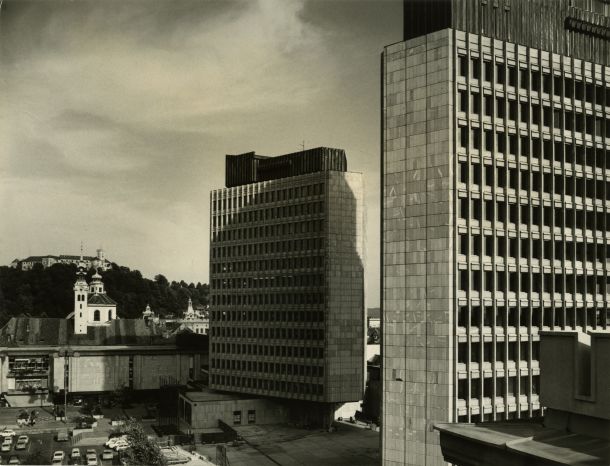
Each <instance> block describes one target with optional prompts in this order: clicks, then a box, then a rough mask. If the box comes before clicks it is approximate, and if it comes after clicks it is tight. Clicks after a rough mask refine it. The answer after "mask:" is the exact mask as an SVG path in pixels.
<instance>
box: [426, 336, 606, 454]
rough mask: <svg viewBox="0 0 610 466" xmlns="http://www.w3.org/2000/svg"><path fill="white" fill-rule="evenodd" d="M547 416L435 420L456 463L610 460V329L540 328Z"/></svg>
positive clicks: (542, 395) (445, 449) (446, 450)
mask: <svg viewBox="0 0 610 466" xmlns="http://www.w3.org/2000/svg"><path fill="white" fill-rule="evenodd" d="M540 364H541V367H542V368H543V370H544V376H543V377H542V378H541V381H540V383H541V387H540V388H541V391H540V401H541V403H542V405H543V406H545V407H546V408H545V411H544V418H543V419H537V420H530V421H523V420H515V421H506V422H485V423H480V424H437V425H436V426H435V428H436V429H437V430H438V431H439V432H440V444H441V449H442V452H443V457H444V459H445V461H447V462H450V463H452V464H455V465H457V466H474V465H477V466H509V465H510V466H527V465H544V466H551V465H556V466H559V465H573V466H575V465H583V466H584V465H588V466H592V465H607V464H610V393H609V391H608V388H609V387H610V373H608V370H607V369H608V366H609V364H610V332H607V331H589V332H587V333H583V332H578V331H552V332H542V334H541V343H540Z"/></svg>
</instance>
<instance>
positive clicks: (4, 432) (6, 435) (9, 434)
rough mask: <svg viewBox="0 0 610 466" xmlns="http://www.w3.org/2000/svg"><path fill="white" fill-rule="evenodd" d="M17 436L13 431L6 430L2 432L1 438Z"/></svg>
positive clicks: (0, 433) (0, 432)
mask: <svg viewBox="0 0 610 466" xmlns="http://www.w3.org/2000/svg"><path fill="white" fill-rule="evenodd" d="M15 435H17V434H16V433H15V431H14V430H13V429H4V430H2V431H0V437H14V436H15Z"/></svg>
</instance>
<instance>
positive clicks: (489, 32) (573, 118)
mask: <svg viewBox="0 0 610 466" xmlns="http://www.w3.org/2000/svg"><path fill="white" fill-rule="evenodd" d="M609 14H610V4H609V3H608V2H607V1H602V0H454V1H450V0H437V1H427V0H426V1H413V0H406V1H405V3H404V18H405V31H404V33H405V34H404V41H403V42H400V43H396V44H393V45H389V46H387V47H386V48H385V50H384V52H383V55H382V75H383V78H382V86H383V89H382V97H383V103H382V135H383V147H382V157H383V158H382V173H383V180H382V186H383V209H382V215H383V219H382V220H383V222H382V243H383V244H382V271H383V280H382V281H383V287H382V294H383V298H382V302H383V331H382V334H383V349H382V353H383V354H382V357H383V413H382V429H383V433H382V458H383V463H384V464H386V465H390V464H391V465H397V464H400V465H404V464H410V465H411V464H412V465H432V464H433V465H437V464H442V457H441V453H440V449H439V447H438V434H437V433H436V432H435V431H434V430H433V424H434V422H436V421H444V422H448V421H458V422H461V421H464V422H467V421H493V420H502V419H515V418H523V417H529V416H534V415H537V414H540V403H539V399H538V390H539V385H540V384H539V379H540V377H544V373H543V372H540V369H539V367H538V355H539V336H538V334H539V331H540V330H541V329H563V328H575V327H581V328H583V329H584V328H600V327H602V328H605V327H606V324H607V320H606V319H607V317H606V307H607V302H608V300H609V299H610V295H609V294H608V292H609V287H608V285H607V283H608V269H607V262H606V252H607V249H608V247H607V244H608V240H609V239H610V237H609V236H608V233H607V230H608V227H609V226H610V219H609V214H608V209H609V207H610V203H609V202H608V200H607V199H609V198H610V161H609V156H610V154H609V153H608V152H607V149H608V146H609V145H610V121H608V118H609V117H610V89H609V88H608V83H610V69H609V68H608V66H607V65H608V64H610V63H609V62H610V43H609V42H608V38H610V18H609V17H608V16H609Z"/></svg>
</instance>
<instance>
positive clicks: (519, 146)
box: [458, 126, 610, 169]
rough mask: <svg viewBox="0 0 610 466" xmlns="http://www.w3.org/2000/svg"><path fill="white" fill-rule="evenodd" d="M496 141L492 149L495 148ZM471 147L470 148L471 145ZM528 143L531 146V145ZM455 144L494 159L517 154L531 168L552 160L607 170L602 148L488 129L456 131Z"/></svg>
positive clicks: (606, 156) (464, 128) (461, 129)
mask: <svg viewBox="0 0 610 466" xmlns="http://www.w3.org/2000/svg"><path fill="white" fill-rule="evenodd" d="M494 140H495V147H494ZM471 143H472V145H471V146H470V144H471ZM530 143H531V145H530ZM458 144H459V148H460V149H461V150H462V151H468V150H469V149H473V150H474V151H480V150H481V149H484V150H485V151H487V152H494V153H496V154H497V155H500V154H501V155H504V154H507V155H513V156H515V157H516V156H517V154H519V155H521V156H523V157H530V162H531V163H532V164H535V165H538V164H540V161H541V160H545V161H548V162H549V163H551V162H552V161H553V160H554V161H556V162H559V163H562V164H564V165H565V164H567V165H572V164H573V163H575V164H576V165H580V166H587V167H590V168H592V169H593V168H602V169H603V168H605V167H609V168H610V164H609V163H608V159H609V158H610V155H608V151H605V152H604V150H603V149H601V148H593V147H586V146H584V145H580V144H571V143H565V144H564V143H562V142H559V141H552V140H550V139H548V140H546V139H540V138H536V137H533V138H530V137H528V136H525V135H523V136H517V135H515V134H508V133H504V132H494V131H493V130H491V129H484V130H481V129H480V128H473V129H471V130H469V129H468V128H467V127H466V126H460V127H459V128H458Z"/></svg>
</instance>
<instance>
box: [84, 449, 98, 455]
mask: <svg viewBox="0 0 610 466" xmlns="http://www.w3.org/2000/svg"><path fill="white" fill-rule="evenodd" d="M89 455H95V456H97V452H96V451H95V449H94V448H87V453H85V456H89Z"/></svg>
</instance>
